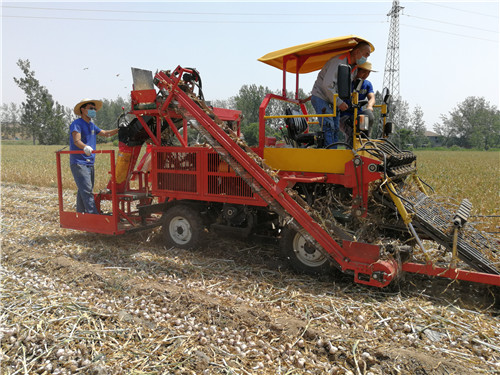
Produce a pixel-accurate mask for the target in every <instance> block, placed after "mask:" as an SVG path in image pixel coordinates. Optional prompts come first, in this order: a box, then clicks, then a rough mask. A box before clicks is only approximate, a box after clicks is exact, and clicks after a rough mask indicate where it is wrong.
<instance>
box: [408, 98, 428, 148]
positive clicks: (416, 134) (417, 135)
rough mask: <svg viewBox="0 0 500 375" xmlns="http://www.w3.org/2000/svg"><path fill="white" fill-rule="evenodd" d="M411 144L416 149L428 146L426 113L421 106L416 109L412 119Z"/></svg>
mask: <svg viewBox="0 0 500 375" xmlns="http://www.w3.org/2000/svg"><path fill="white" fill-rule="evenodd" d="M410 129H411V131H412V134H411V140H412V141H411V143H412V144H413V146H415V147H423V146H425V145H427V143H428V142H427V137H426V136H425V131H426V128H425V121H424V111H422V108H420V106H419V105H417V106H416V107H415V109H414V110H413V112H412V114H411V117H410Z"/></svg>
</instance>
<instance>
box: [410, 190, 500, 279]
mask: <svg viewBox="0 0 500 375" xmlns="http://www.w3.org/2000/svg"><path fill="white" fill-rule="evenodd" d="M403 196H404V197H405V198H406V199H407V200H408V201H409V202H410V203H411V204H410V203H409V202H404V205H405V207H406V209H407V210H408V211H409V212H412V213H414V214H415V216H414V221H415V222H416V224H418V227H419V228H420V229H421V230H423V231H424V232H425V233H426V234H427V235H429V236H430V237H432V238H433V239H434V240H435V241H437V242H438V243H440V244H442V245H443V246H445V247H447V248H448V249H451V248H452V246H453V217H454V213H452V212H450V211H449V210H448V209H447V208H446V207H444V206H443V204H441V203H440V202H437V201H435V200H434V199H432V198H431V197H428V196H426V195H425V194H423V193H421V192H419V191H416V192H410V191H409V190H407V191H405V192H404V193H403ZM488 251H490V252H493V253H497V252H498V245H497V243H496V241H494V240H491V239H489V238H487V237H486V236H485V235H484V234H483V233H482V232H480V231H479V230H477V229H475V228H474V227H473V226H472V225H470V224H465V225H464V227H463V228H461V229H460V231H459V234H458V243H457V252H458V256H459V258H460V259H461V260H463V261H464V262H465V263H467V264H468V265H469V266H471V267H472V268H474V269H475V270H477V271H480V272H485V273H491V274H494V275H500V271H499V270H498V269H497V268H496V267H495V265H494V264H493V263H492V262H491V261H490V260H488V259H487V257H486V256H485V255H483V253H482V252H488Z"/></svg>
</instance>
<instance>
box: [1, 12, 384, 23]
mask: <svg viewBox="0 0 500 375" xmlns="http://www.w3.org/2000/svg"><path fill="white" fill-rule="evenodd" d="M2 18H28V19H44V20H68V21H105V22H113V21H117V22H155V23H223V24H230V23H238V24H241V23H247V24H269V23H273V24H291V23H293V24H296V23H297V21H239V20H235V21H220V20H213V21H203V20H138V19H135V18H134V19H119V18H80V17H42V16H7V15H4V14H2ZM300 22H301V23H302V24H315V23H327V24H331V23H332V21H300ZM335 23H363V24H366V23H387V22H386V21H335Z"/></svg>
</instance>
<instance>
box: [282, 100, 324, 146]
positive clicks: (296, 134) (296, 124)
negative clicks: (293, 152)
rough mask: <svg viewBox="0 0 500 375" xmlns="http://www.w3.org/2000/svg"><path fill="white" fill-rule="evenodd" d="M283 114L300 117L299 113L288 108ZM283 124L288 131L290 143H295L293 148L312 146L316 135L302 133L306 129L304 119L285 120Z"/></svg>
mask: <svg viewBox="0 0 500 375" xmlns="http://www.w3.org/2000/svg"><path fill="white" fill-rule="evenodd" d="M285 114H286V115H287V116H291V115H302V113H301V112H299V111H297V110H292V109H290V108H286V109H285ZM285 124H286V127H287V131H288V138H290V140H291V141H292V143H295V144H294V146H298V147H309V146H313V145H314V143H315V139H316V134H315V133H304V132H305V131H307V129H308V126H307V121H306V119H305V118H304V117H295V118H285Z"/></svg>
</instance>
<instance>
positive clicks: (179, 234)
mask: <svg viewBox="0 0 500 375" xmlns="http://www.w3.org/2000/svg"><path fill="white" fill-rule="evenodd" d="M163 220H164V221H163V228H162V232H163V238H164V240H165V243H166V245H167V246H169V247H172V246H173V247H177V248H180V249H191V248H194V247H197V246H198V244H199V243H200V237H201V234H202V233H203V224H202V220H201V216H200V214H199V212H198V211H197V210H196V209H195V208H193V207H191V206H188V205H185V204H178V205H175V206H173V207H171V208H170V209H169V210H168V211H166V212H165V213H164V218H163Z"/></svg>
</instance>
